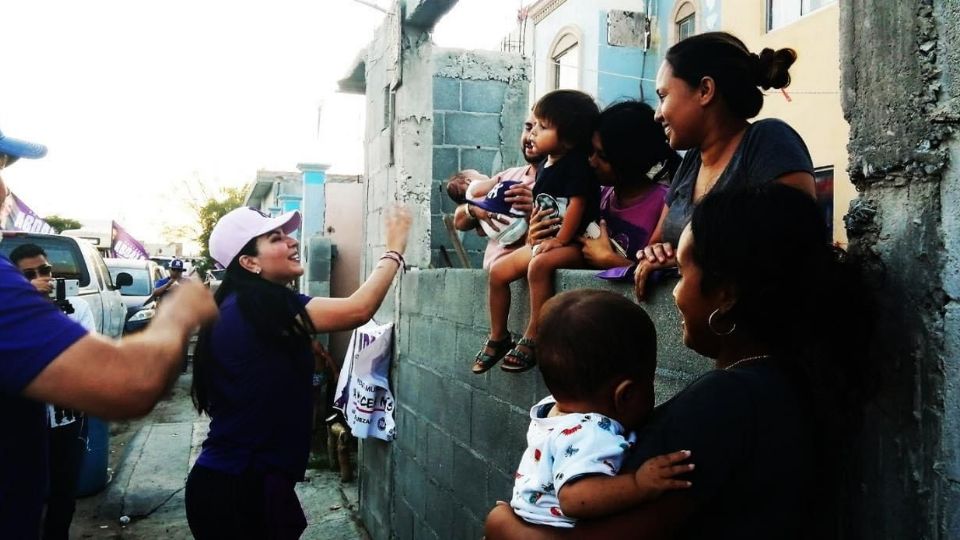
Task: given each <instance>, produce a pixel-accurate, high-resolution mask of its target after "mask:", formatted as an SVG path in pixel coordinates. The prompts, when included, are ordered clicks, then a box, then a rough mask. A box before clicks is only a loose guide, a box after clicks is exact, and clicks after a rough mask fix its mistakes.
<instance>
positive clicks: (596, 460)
mask: <svg viewBox="0 0 960 540" xmlns="http://www.w3.org/2000/svg"><path fill="white" fill-rule="evenodd" d="M656 356H657V337H656V331H655V330H654V327H653V322H651V321H650V318H649V317H648V316H647V314H646V312H644V310H643V309H642V308H641V307H640V306H638V305H637V304H635V303H633V302H631V301H629V300H627V299H626V298H624V297H622V296H620V295H617V294H614V293H611V292H606V291H598V290H590V289H579V290H575V291H570V292H565V293H562V294H560V295H557V296H556V297H555V298H553V299H551V300H550V301H548V302H547V303H546V304H545V305H544V309H543V315H542V317H541V319H540V372H541V373H542V374H543V380H544V382H545V383H546V385H547V388H548V389H549V390H550V393H551V395H550V396H548V397H546V398H544V399H543V400H542V401H540V402H539V403H537V404H536V405H534V406H533V408H532V409H531V410H530V427H529V429H528V431H527V450H526V451H525V452H524V454H523V458H522V459H521V461H520V466H519V468H518V469H517V473H516V482H515V484H514V489H513V498H512V500H511V502H510V505H511V506H512V507H513V510H514V512H516V514H517V515H518V516H520V517H521V518H523V519H525V520H526V521H529V522H530V523H535V524H538V525H550V526H554V527H573V526H574V525H575V524H576V520H577V519H584V518H591V517H596V516H602V515H608V514H613V513H616V512H619V511H621V510H625V509H627V508H631V507H633V506H636V505H637V504H638V503H640V502H644V501H649V500H652V499H654V498H656V497H657V496H659V495H660V494H661V493H663V492H664V491H666V490H670V489H685V488H688V487H690V482H687V481H685V480H679V479H676V478H675V477H676V476H677V475H680V474H683V473H687V472H690V471H692V470H693V464H689V463H680V462H682V461H684V460H686V459H687V458H689V457H690V452H688V451H685V450H684V451H679V452H674V453H672V454H667V455H662V456H657V457H655V458H651V459H650V460H648V461H647V462H645V463H644V464H643V465H642V466H641V467H640V469H638V470H637V471H636V472H630V473H626V474H617V473H618V472H619V471H620V464H621V463H622V461H623V457H624V453H625V451H626V450H627V449H628V448H629V447H630V446H631V445H632V443H633V441H634V435H633V433H632V431H633V430H635V429H636V428H638V427H639V426H640V425H641V424H642V423H643V422H644V421H645V420H646V418H647V417H648V415H649V414H650V412H651V411H652V410H653V402H654V391H653V376H654V369H655V367H656Z"/></svg>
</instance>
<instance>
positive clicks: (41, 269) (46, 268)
mask: <svg viewBox="0 0 960 540" xmlns="http://www.w3.org/2000/svg"><path fill="white" fill-rule="evenodd" d="M52 274H53V266H50V265H49V264H43V265H40V266H38V267H36V268H24V269H23V275H24V277H26V278H27V279H29V280H31V281H32V280H34V279H37V276H39V277H50V276H51V275H52Z"/></svg>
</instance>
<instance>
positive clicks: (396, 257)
mask: <svg viewBox="0 0 960 540" xmlns="http://www.w3.org/2000/svg"><path fill="white" fill-rule="evenodd" d="M384 259H387V260H390V261H393V262H395V263H397V266H398V267H399V270H401V271H402V270H403V269H404V265H405V262H404V260H403V255H400V254H399V253H397V252H396V251H387V252H385V253H384V254H383V255H381V256H380V260H381V261H382V260H384Z"/></svg>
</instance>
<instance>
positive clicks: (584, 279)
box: [360, 269, 709, 539]
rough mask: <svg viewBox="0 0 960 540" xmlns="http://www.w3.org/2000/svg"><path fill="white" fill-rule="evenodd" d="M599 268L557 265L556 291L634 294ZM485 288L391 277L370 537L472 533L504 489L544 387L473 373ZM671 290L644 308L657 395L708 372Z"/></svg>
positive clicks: (514, 320) (522, 300) (424, 276)
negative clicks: (387, 367) (385, 432)
mask: <svg viewBox="0 0 960 540" xmlns="http://www.w3.org/2000/svg"><path fill="white" fill-rule="evenodd" d="M595 273H596V272H592V271H573V270H568V271H561V272H559V273H558V275H557V289H558V290H561V291H563V290H570V289H581V288H587V287H592V288H601V289H607V290H613V291H615V292H618V293H620V294H623V295H625V296H628V297H629V296H631V295H632V294H633V293H632V287H631V286H630V285H629V284H613V283H610V282H608V281H604V280H601V279H598V278H596V277H594V274H595ZM486 287H487V275H486V273H485V272H481V271H477V270H460V269H449V270H428V271H410V272H407V273H406V274H405V275H404V276H403V277H402V279H401V281H400V283H399V288H398V290H399V298H400V304H399V310H393V311H391V312H381V313H380V314H378V316H379V317H380V318H381V320H386V318H387V317H391V316H392V317H393V319H392V320H393V321H395V322H396V325H397V326H396V327H395V333H394V335H395V343H394V351H395V362H394V364H393V366H392V370H391V385H392V389H393V391H394V394H395V396H396V399H397V405H398V408H397V411H396V421H397V434H398V438H397V440H396V441H394V442H392V443H383V442H381V441H373V440H371V441H363V442H362V443H361V458H360V467H361V495H362V497H361V500H362V501H363V505H362V511H361V515H362V517H363V520H364V523H365V524H366V527H367V529H368V530H369V531H370V532H371V535H372V536H373V538H376V539H387V538H397V539H408V538H418V539H419V538H479V537H480V536H481V535H482V524H483V519H484V517H485V516H486V513H487V511H488V510H489V509H490V508H491V507H492V506H493V504H494V502H495V501H496V500H498V499H506V498H508V497H509V495H510V490H511V487H512V485H513V471H514V470H515V467H516V464H517V462H518V460H519V458H520V455H521V453H522V452H523V449H524V446H525V443H524V440H525V439H524V437H525V433H526V428H527V422H528V418H527V414H528V411H529V408H530V406H531V405H532V404H533V403H535V402H536V401H537V400H539V399H540V398H542V397H543V396H545V395H546V394H548V392H547V390H546V387H545V386H544V384H543V380H542V378H541V377H540V374H539V372H537V371H536V370H534V371H531V372H528V373H524V374H520V375H511V374H507V373H504V372H502V371H501V370H499V369H493V370H491V371H489V372H487V373H485V374H483V375H479V376H478V375H474V374H473V373H471V372H470V366H471V363H472V358H473V356H474V354H476V352H477V350H478V349H479V348H480V346H481V345H482V344H483V341H484V339H485V338H486V336H487V332H488V329H489V323H488V320H487V310H486V298H485V294H484V291H485V290H486ZM672 288H673V282H672V281H668V282H665V283H660V284H658V285H657V286H656V287H655V289H654V290H653V294H652V298H651V300H650V302H648V303H645V304H644V307H645V309H647V311H648V313H649V314H650V316H651V317H652V318H653V319H654V321H655V322H656V326H657V328H658V329H659V330H660V331H659V335H658V342H659V343H658V346H659V359H660V360H659V366H658V372H657V380H656V390H657V398H658V400H659V401H663V400H664V399H666V398H667V397H669V396H671V395H673V394H674V393H675V392H676V391H677V390H678V389H679V388H680V387H681V386H682V385H684V384H685V383H686V382H688V381H689V380H690V379H691V378H692V377H694V376H696V374H698V373H701V372H702V371H704V370H705V369H708V367H709V362H708V361H707V360H706V359H703V358H701V357H698V356H696V355H695V354H693V353H692V352H691V351H689V350H688V349H687V348H686V347H684V346H683V345H682V343H681V342H680V327H679V322H678V320H677V312H676V308H675V307H674V304H673V300H672V297H671V294H670V293H671V290H672ZM512 293H513V294H512V309H511V313H510V330H511V331H512V332H514V333H515V334H520V333H521V331H522V328H523V325H524V323H525V322H526V318H527V316H528V313H529V305H528V302H529V300H528V297H527V291H526V287H525V285H523V284H520V283H518V284H515V285H514V287H513V288H512ZM391 531H392V532H391Z"/></svg>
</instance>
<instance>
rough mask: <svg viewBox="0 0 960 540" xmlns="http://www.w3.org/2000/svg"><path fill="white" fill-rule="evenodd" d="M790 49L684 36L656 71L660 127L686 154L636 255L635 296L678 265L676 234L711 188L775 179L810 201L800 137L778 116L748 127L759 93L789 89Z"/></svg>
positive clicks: (717, 36)
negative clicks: (657, 273) (657, 274)
mask: <svg viewBox="0 0 960 540" xmlns="http://www.w3.org/2000/svg"><path fill="white" fill-rule="evenodd" d="M796 59H797V53H796V52H795V51H794V50H793V49H779V50H776V51H774V50H772V49H763V51H762V52H761V53H760V54H759V55H757V54H754V53H751V52H750V51H749V49H747V47H746V45H744V44H743V42H742V41H740V40H739V39H737V38H736V37H734V36H732V35H730V34H728V33H726V32H708V33H706V34H699V35H696V36H692V37H689V38H687V39H685V40H683V41H681V42H679V43H677V44H676V45H674V46H673V47H671V48H670V50H668V51H667V55H666V58H665V59H664V62H663V64H662V65H661V66H660V71H659V72H658V73H657V95H658V96H659V97H660V106H659V107H658V108H657V116H656V118H657V120H658V121H659V122H660V123H661V124H663V127H664V130H665V132H666V134H667V138H668V139H669V141H670V146H671V147H673V148H674V149H677V150H687V153H686V155H685V156H684V158H683V162H682V163H681V164H680V168H679V170H678V171H677V174H676V176H675V177H674V180H673V184H672V185H671V187H670V193H669V194H667V199H666V205H665V207H664V209H663V213H662V214H661V216H660V223H659V225H658V226H657V230H656V231H654V233H653V235H652V236H651V239H650V245H648V246H647V247H645V248H644V249H643V250H641V251H640V252H638V253H637V258H638V260H639V261H640V263H639V265H638V267H637V271H636V273H635V288H636V294H637V298H638V299H642V298H643V296H644V287H645V284H646V279H647V277H648V276H649V275H650V273H651V272H653V271H654V270H658V269H661V268H669V267H675V266H676V250H675V247H676V246H677V243H678V241H679V240H680V232H681V231H683V228H684V226H686V224H687V222H688V221H689V220H690V216H691V214H692V213H693V209H694V207H695V206H696V204H697V203H698V202H699V201H700V199H702V198H703V197H704V195H706V194H707V193H709V192H710V191H711V190H714V189H721V190H722V189H728V188H731V187H744V186H755V185H761V184H766V183H769V182H779V183H782V184H786V185H789V186H792V187H795V188H797V189H800V190H802V191H804V192H806V193H808V194H809V195H810V196H811V197H814V196H815V185H814V179H813V162H812V161H811V159H810V152H809V151H808V150H807V146H806V145H805V144H804V142H803V139H801V138H800V135H799V134H798V133H797V132H796V131H794V129H793V128H791V127H790V126H789V125H787V124H786V123H784V122H783V121H781V120H777V119H772V118H771V119H765V120H759V121H757V122H753V123H751V122H750V121H749V119H751V118H753V117H755V116H756V115H757V114H759V113H760V109H761V108H762V107H763V91H762V90H761V89H763V90H767V89H770V88H786V87H787V86H788V85H789V84H790V73H789V69H790V66H791V65H792V64H793V63H794V62H795V61H796Z"/></svg>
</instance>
